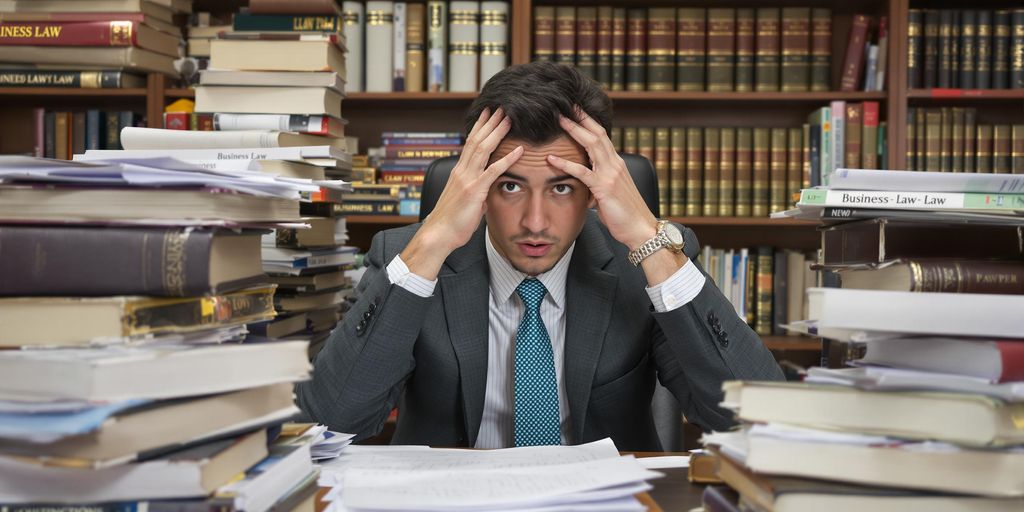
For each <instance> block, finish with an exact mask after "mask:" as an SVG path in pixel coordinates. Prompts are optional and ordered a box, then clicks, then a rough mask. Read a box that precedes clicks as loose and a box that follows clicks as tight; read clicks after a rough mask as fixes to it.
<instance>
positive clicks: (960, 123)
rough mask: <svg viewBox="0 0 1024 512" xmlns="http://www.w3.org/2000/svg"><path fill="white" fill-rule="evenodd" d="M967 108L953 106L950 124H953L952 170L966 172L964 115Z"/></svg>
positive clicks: (951, 136)
mask: <svg viewBox="0 0 1024 512" xmlns="http://www.w3.org/2000/svg"><path fill="white" fill-rule="evenodd" d="M965 113H966V112H965V109H963V108H959V107H953V108H951V109H950V124H951V125H952V126H951V128H952V134H951V135H950V138H951V145H950V160H951V163H950V168H949V170H950V171H952V172H958V173H959V172H964V156H965V155H964V117H965Z"/></svg>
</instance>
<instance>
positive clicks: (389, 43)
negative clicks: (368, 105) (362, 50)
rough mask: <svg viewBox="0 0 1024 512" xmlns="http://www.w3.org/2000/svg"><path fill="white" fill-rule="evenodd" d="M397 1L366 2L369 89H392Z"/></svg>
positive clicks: (380, 90) (376, 0)
mask: <svg viewBox="0 0 1024 512" xmlns="http://www.w3.org/2000/svg"><path fill="white" fill-rule="evenodd" d="M394 29H395V3H394V2H392V1H390V0H370V1H368V2H366V92H391V91H392V88H391V87H392V85H393V81H392V77H391V74H392V70H393V69H394V62H393V61H394V58H395V50H394V47H393V45H394V44H395V35H394Z"/></svg>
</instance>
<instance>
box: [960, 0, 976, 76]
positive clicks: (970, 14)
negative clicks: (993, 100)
mask: <svg viewBox="0 0 1024 512" xmlns="http://www.w3.org/2000/svg"><path fill="white" fill-rule="evenodd" d="M977 22H978V11H975V10H971V9H966V10H964V11H961V12H960V66H959V70H960V83H959V87H960V88H961V89H974V88H975V87H977V85H976V84H975V80H974V78H975V62H977V61H978V33H977Z"/></svg>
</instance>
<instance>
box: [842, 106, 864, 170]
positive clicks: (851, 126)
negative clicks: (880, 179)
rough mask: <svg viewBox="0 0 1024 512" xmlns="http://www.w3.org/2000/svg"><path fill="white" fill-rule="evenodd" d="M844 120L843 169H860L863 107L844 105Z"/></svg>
mask: <svg viewBox="0 0 1024 512" xmlns="http://www.w3.org/2000/svg"><path fill="white" fill-rule="evenodd" d="M845 112H846V119H845V123H846V124H845V126H844V133H845V135H846V137H845V139H846V140H845V143H844V149H843V152H844V156H843V167H844V168H849V169H860V168H861V161H860V155H861V149H862V140H861V136H862V135H863V120H862V118H863V116H864V107H863V104H861V103H847V104H846V109H845Z"/></svg>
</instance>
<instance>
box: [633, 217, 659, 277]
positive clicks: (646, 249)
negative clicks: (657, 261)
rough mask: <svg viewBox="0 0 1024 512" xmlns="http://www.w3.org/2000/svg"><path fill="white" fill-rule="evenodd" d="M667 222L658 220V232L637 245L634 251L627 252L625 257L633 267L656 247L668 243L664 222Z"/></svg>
mask: <svg viewBox="0 0 1024 512" xmlns="http://www.w3.org/2000/svg"><path fill="white" fill-rule="evenodd" d="M667 223H668V221H667V220H659V221H658V232H657V233H656V234H655V235H654V238H652V239H650V240H648V241H646V242H644V243H643V244H641V245H640V247H637V248H636V250H635V251H630V252H629V255H627V256H626V259H627V260H629V262H630V263H632V264H633V266H634V267H639V266H640V262H641V261H643V260H644V259H645V258H647V257H648V256H650V255H652V254H654V253H655V252H657V250H658V249H661V248H662V247H665V246H667V245H669V240H668V237H667V236H665V224H667Z"/></svg>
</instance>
